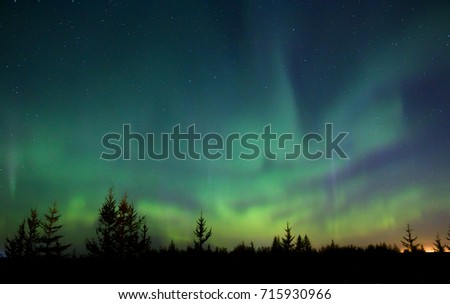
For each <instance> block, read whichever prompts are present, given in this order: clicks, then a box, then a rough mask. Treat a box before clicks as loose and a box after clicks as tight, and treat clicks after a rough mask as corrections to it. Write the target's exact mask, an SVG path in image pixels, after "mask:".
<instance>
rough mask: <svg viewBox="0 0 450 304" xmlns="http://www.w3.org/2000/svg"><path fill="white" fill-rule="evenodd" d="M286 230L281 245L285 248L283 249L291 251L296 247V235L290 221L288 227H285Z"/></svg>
mask: <svg viewBox="0 0 450 304" xmlns="http://www.w3.org/2000/svg"><path fill="white" fill-rule="evenodd" d="M284 231H285V234H284V237H283V238H282V239H281V247H282V248H283V251H285V252H289V251H292V250H293V249H294V243H293V241H294V236H293V235H292V234H291V227H290V226H289V223H286V229H284Z"/></svg>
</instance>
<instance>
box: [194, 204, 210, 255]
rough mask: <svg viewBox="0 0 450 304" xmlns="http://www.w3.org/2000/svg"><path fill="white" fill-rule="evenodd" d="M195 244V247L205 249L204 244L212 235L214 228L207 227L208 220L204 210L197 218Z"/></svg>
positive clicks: (200, 249)
mask: <svg viewBox="0 0 450 304" xmlns="http://www.w3.org/2000/svg"><path fill="white" fill-rule="evenodd" d="M194 235H195V239H194V245H195V249H196V250H199V251H203V244H205V243H206V241H208V239H209V238H210V237H211V235H212V228H209V231H208V228H207V227H206V220H205V219H204V218H203V212H200V217H199V218H198V220H197V227H196V228H195V230H194Z"/></svg>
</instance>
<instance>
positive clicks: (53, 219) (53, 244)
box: [39, 203, 71, 257]
mask: <svg viewBox="0 0 450 304" xmlns="http://www.w3.org/2000/svg"><path fill="white" fill-rule="evenodd" d="M48 211H49V213H48V214H45V221H43V222H41V227H42V230H43V235H42V238H41V242H42V243H43V245H42V246H41V247H40V248H39V249H40V251H41V252H42V253H43V254H44V256H46V257H61V256H62V255H63V252H64V251H65V250H66V249H67V248H69V247H70V246H71V244H66V245H62V244H61V242H60V241H61V238H62V237H63V236H62V235H58V234H57V233H58V231H59V230H60V229H61V227H62V225H58V224H57V222H58V220H59V218H60V217H61V216H60V215H59V214H58V208H57V207H56V203H55V204H53V206H52V207H50V208H48Z"/></svg>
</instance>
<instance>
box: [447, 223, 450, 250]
mask: <svg viewBox="0 0 450 304" xmlns="http://www.w3.org/2000/svg"><path fill="white" fill-rule="evenodd" d="M447 241H450V226H448V231H447ZM447 248H448V250H450V245H447Z"/></svg>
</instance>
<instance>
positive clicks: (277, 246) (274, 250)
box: [270, 236, 283, 253]
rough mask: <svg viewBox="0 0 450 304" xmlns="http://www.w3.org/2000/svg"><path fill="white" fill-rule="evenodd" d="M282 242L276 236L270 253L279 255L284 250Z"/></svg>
mask: <svg viewBox="0 0 450 304" xmlns="http://www.w3.org/2000/svg"><path fill="white" fill-rule="evenodd" d="M282 248H283V247H282V246H281V241H280V237H279V236H274V237H273V241H272V246H271V247H270V251H271V252H272V253H277V252H280V251H281V250H282Z"/></svg>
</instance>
